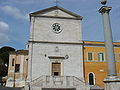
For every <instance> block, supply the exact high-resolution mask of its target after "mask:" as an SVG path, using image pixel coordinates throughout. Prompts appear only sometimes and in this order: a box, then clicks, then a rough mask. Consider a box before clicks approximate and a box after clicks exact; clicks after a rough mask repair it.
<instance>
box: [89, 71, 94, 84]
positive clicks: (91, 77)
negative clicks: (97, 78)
mask: <svg viewBox="0 0 120 90" xmlns="http://www.w3.org/2000/svg"><path fill="white" fill-rule="evenodd" d="M88 76H89V85H94V74H93V73H89V75H88Z"/></svg>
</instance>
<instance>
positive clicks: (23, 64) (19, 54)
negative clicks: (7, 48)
mask: <svg viewBox="0 0 120 90" xmlns="http://www.w3.org/2000/svg"><path fill="white" fill-rule="evenodd" d="M27 73H28V50H18V51H15V52H11V53H10V54H9V68H8V79H7V81H6V87H23V86H24V85H25V81H26V79H27Z"/></svg>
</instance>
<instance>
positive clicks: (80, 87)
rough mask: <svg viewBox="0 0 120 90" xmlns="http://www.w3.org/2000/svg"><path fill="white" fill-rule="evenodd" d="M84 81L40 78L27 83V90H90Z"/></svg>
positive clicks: (73, 77)
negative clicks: (54, 89)
mask: <svg viewBox="0 0 120 90" xmlns="http://www.w3.org/2000/svg"><path fill="white" fill-rule="evenodd" d="M86 86H87V85H86V84H85V82H84V81H83V80H80V79H79V78H77V77H75V76H40V77H39V78H37V79H35V80H33V81H32V82H30V83H26V87H25V89H26V90H42V89H43V88H66V89H71V88H73V89H76V90H90V89H87V88H88V87H87V88H86Z"/></svg>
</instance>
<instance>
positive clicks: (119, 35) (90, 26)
mask: <svg viewBox="0 0 120 90" xmlns="http://www.w3.org/2000/svg"><path fill="white" fill-rule="evenodd" d="M100 1H101V0H59V3H58V5H59V6H61V7H63V8H65V9H67V10H69V11H72V12H74V13H77V14H79V15H81V16H83V21H82V34H83V40H89V41H103V40H104V36H103V26H102V16H101V14H100V13H98V9H99V8H100V7H101V4H100ZM55 5H56V4H55V0H0V47H2V46H11V47H14V48H16V49H25V44H26V43H27V41H28V38H29V27H30V25H29V24H30V23H29V17H28V14H29V13H31V12H34V11H38V10H42V9H45V8H49V7H52V6H55ZM107 5H108V6H111V7H112V10H111V12H110V19H111V26H112V32H113V39H114V42H118V41H120V0H109V1H108V3H107Z"/></svg>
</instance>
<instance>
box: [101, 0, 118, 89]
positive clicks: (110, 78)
mask: <svg viewBox="0 0 120 90" xmlns="http://www.w3.org/2000/svg"><path fill="white" fill-rule="evenodd" d="M106 3H107V0H102V1H101V4H102V7H101V8H100V9H99V13H101V14H102V19H103V28H104V39H105V48H106V61H107V72H108V73H107V78H105V79H104V83H105V90H120V78H118V77H117V74H116V62H115V58H114V48H113V38H112V29H111V24H110V16H109V12H110V10H111V9H112V7H108V6H106ZM117 84H119V85H117ZM118 88H119V89H118Z"/></svg>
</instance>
